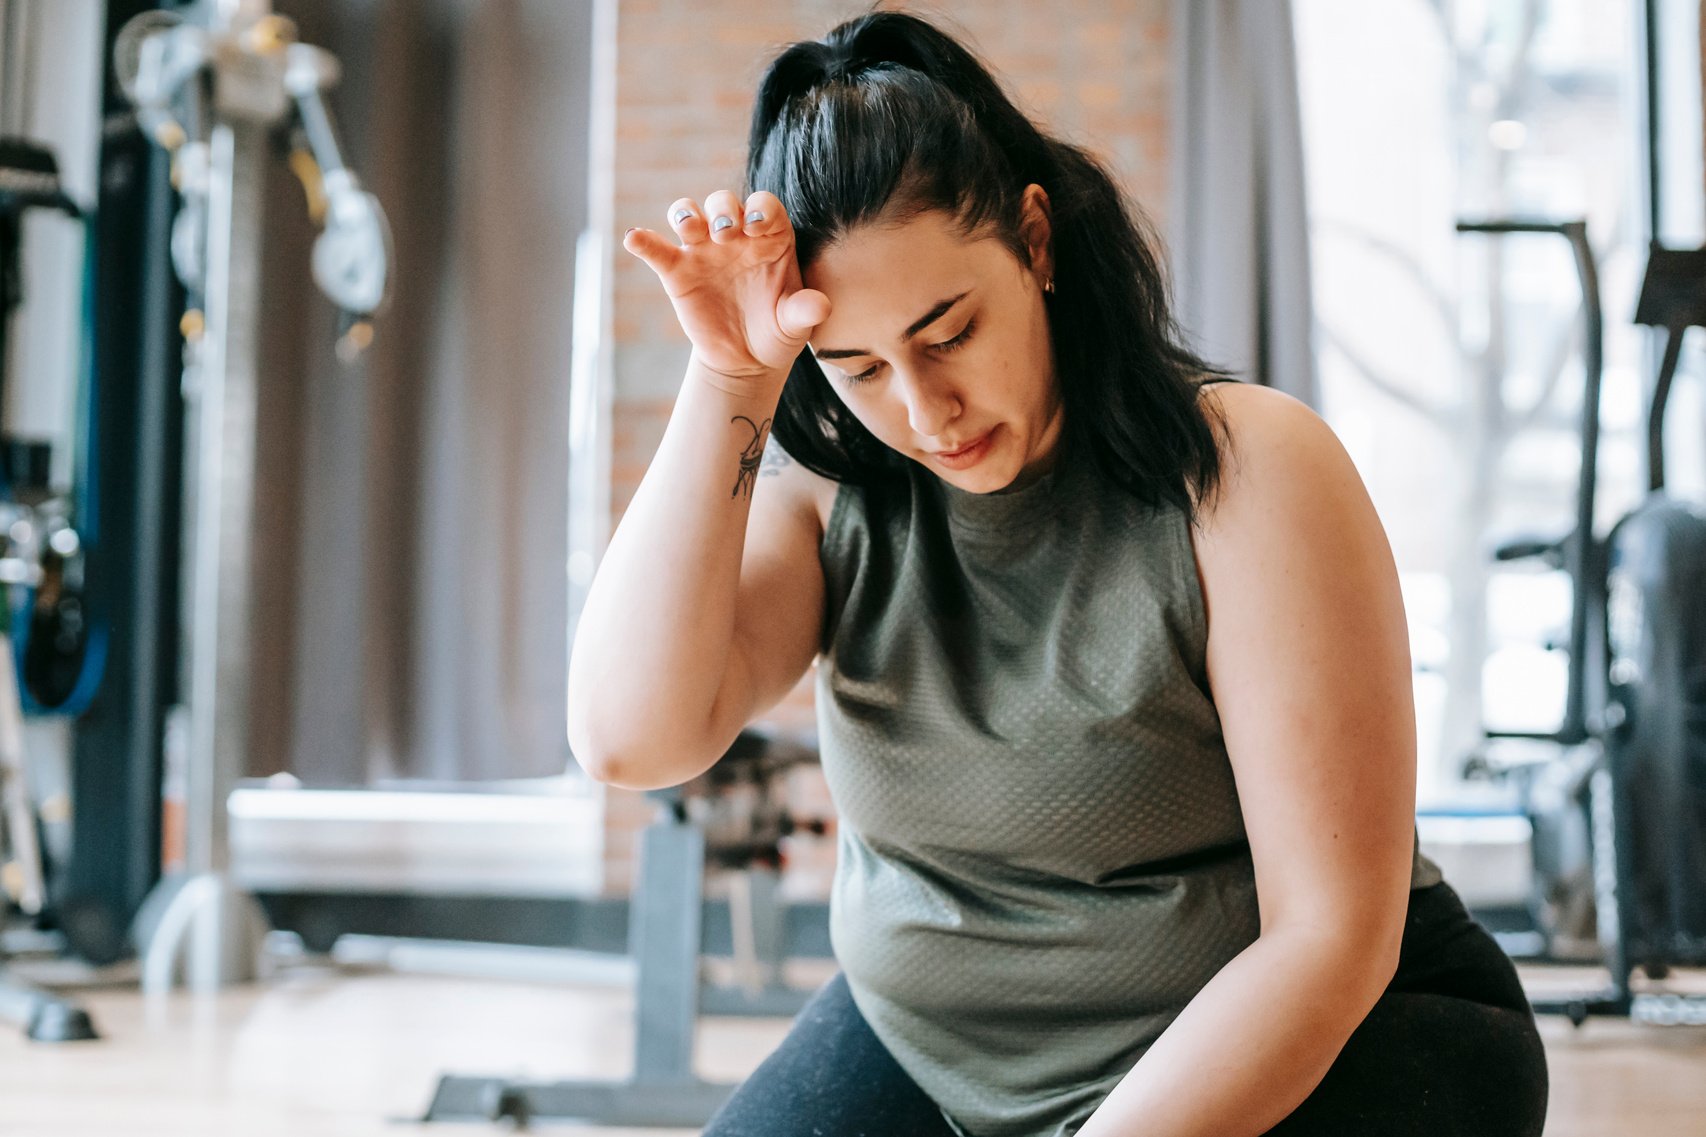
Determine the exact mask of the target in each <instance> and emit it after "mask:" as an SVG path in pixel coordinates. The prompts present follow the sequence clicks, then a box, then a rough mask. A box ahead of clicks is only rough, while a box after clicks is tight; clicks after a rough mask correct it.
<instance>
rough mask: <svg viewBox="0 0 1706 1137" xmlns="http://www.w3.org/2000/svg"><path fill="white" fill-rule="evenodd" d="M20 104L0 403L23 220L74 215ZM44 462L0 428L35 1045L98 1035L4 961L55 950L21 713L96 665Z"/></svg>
mask: <svg viewBox="0 0 1706 1137" xmlns="http://www.w3.org/2000/svg"><path fill="white" fill-rule="evenodd" d="M25 52H26V46H25V44H24V42H23V37H22V35H21V32H20V31H19V29H18V28H17V27H16V26H15V23H14V21H11V20H6V21H4V22H3V23H0V59H3V63H0V74H3V75H4V76H6V77H7V78H10V77H11V76H13V75H15V74H17V73H18V71H19V70H20V69H21V68H22V67H23V65H24V61H25V59H26V55H25ZM24 110H25V105H24V100H23V99H22V98H21V97H20V94H13V95H12V97H11V98H10V99H8V100H7V105H6V106H5V107H4V108H3V109H0V408H4V407H5V406H6V405H7V400H6V397H5V396H6V394H7V390H8V388H9V386H10V383H11V381H12V378H13V377H12V374H11V366H12V362H13V358H14V353H13V352H12V351H11V350H10V348H11V329H12V324H13V320H14V318H15V316H16V315H17V312H18V309H19V308H20V306H21V305H22V303H23V300H24V295H25V289H26V287H27V278H28V273H27V271H26V265H25V259H26V258H25V255H24V223H25V219H26V217H27V216H29V215H30V214H32V213H36V212H44V213H50V214H57V215H59V216H61V217H64V218H67V219H69V220H71V221H73V222H75V223H77V224H78V225H81V224H82V222H83V211H82V210H81V209H80V208H79V207H78V206H77V204H76V203H75V202H74V201H73V200H72V199H71V197H70V195H69V194H67V193H66V191H65V188H64V186H63V185H62V183H61V180H60V176H59V163H58V161H57V159H56V158H55V155H54V153H53V152H52V151H51V150H50V149H48V148H47V147H45V146H42V145H39V144H37V143H35V142H32V141H29V140H27V139H25V138H23V137H20V133H21V130H22V126H23V122H24V116H23V112H24ZM85 279H86V274H85ZM85 296H86V291H85ZM84 316H85V318H86V317H87V313H86V312H85V313H84ZM79 378H80V380H82V379H86V372H85V373H84V374H83V375H82V376H80V377H79ZM52 458H53V455H52V446H51V443H50V442H48V441H45V440H41V439H35V438H29V437H21V436H19V435H17V434H16V433H14V432H12V431H11V430H9V429H4V428H0V1018H3V1019H5V1020H7V1021H9V1022H11V1023H13V1024H15V1025H17V1026H19V1027H21V1028H22V1029H23V1030H24V1031H25V1033H26V1034H27V1036H28V1037H30V1038H31V1039H34V1040H36V1041H43V1042H64V1041H75V1040H84V1039H91V1038H94V1037H95V1029H94V1025H93V1023H92V1022H91V1020H90V1017H89V1014H88V1012H87V1011H86V1010H84V1008H83V1007H82V1006H80V1005H79V1004H78V1003H76V1002H74V1001H73V1000H71V999H68V998H65V997H63V996H60V995H57V994H55V993H53V992H52V991H50V990H48V989H46V988H44V987H42V986H39V985H37V984H34V983H31V982H29V981H28V980H27V979H25V978H23V977H21V976H19V975H18V974H16V972H15V970H14V969H13V968H12V967H9V966H6V965H5V964H6V961H7V959H8V956H10V955H14V954H20V953H21V952H22V951H31V950H33V951H46V952H47V953H50V954H51V953H52V952H53V951H55V950H57V949H58V947H59V946H60V945H59V941H58V940H57V938H56V937H54V936H52V935H47V934H45V933H47V932H49V930H50V929H49V928H48V927H47V926H46V925H47V924H48V923H49V913H48V911H47V909H48V885H49V880H48V867H49V866H48V852H47V843H46V842H45V841H44V840H43V827H42V819H41V810H42V802H43V797H44V795H43V794H42V793H40V792H39V790H38V788H37V787H36V786H35V785H34V781H33V768H32V763H31V761H30V756H29V754H28V753H27V752H26V734H25V727H24V712H25V710H26V708H27V709H29V710H32V711H41V710H59V711H63V712H65V713H68V714H69V713H76V712H80V711H81V710H83V709H84V708H85V707H86V706H87V705H88V702H89V699H90V697H91V696H92V694H93V689H94V685H95V684H96V683H97V682H98V681H99V672H100V667H99V661H98V657H99V651H98V650H97V651H96V653H95V659H94V660H93V661H92V660H91V655H90V650H89V649H90V639H89V626H88V622H87V619H86V613H85V611H84V607H83V596H82V592H83V583H84V579H83V568H84V563H83V555H82V539H81V537H80V536H79V533H78V530H77V528H76V527H75V525H74V515H75V514H76V512H77V509H76V507H77V505H79V504H86V501H84V500H79V501H78V502H75V503H74V502H73V500H72V499H71V498H70V497H68V496H65V495H61V494H56V493H55V492H54V489H53V483H52V477H51V468H52ZM76 520H79V521H86V520H88V518H87V517H84V518H77V519H76ZM62 801H63V799H61V804H62Z"/></svg>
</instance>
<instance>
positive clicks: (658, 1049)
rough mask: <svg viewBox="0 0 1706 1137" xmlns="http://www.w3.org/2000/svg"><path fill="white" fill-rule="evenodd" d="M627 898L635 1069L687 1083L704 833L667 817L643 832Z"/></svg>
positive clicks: (695, 991) (696, 1002) (696, 985)
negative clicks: (635, 973)
mask: <svg viewBox="0 0 1706 1137" xmlns="http://www.w3.org/2000/svg"><path fill="white" fill-rule="evenodd" d="M640 840H641V853H640V878H639V881H638V882H637V883H636V885H635V889H634V900H633V908H632V913H633V921H634V924H633V931H632V932H631V933H630V938H631V942H632V943H633V945H634V958H635V962H636V964H637V966H638V967H639V975H640V981H639V984H638V986H637V988H636V989H635V1010H634V1026H635V1031H634V1070H635V1071H636V1074H637V1075H643V1076H644V1077H646V1078H648V1079H653V1080H660V1081H671V1080H679V1081H682V1082H691V1081H693V1032H694V1028H695V1026H696V1024H697V1020H698V1017H699V937H700V930H701V929H700V922H699V909H700V903H701V899H702V881H703V879H704V873H705V835H704V834H703V833H702V832H701V831H700V829H699V827H698V826H696V825H689V824H687V823H686V822H683V821H677V820H674V819H673V813H671V814H670V816H669V819H667V820H664V821H659V822H656V823H654V824H652V825H650V826H647V828H646V830H645V832H644V833H643V834H642V835H641V839H640Z"/></svg>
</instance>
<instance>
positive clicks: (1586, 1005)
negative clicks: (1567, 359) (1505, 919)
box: [1458, 220, 1706, 1026]
mask: <svg viewBox="0 0 1706 1137" xmlns="http://www.w3.org/2000/svg"><path fill="white" fill-rule="evenodd" d="M1458 230H1459V231H1460V232H1465V233H1483V234H1488V235H1491V236H1493V237H1495V238H1499V237H1505V236H1509V235H1511V234H1521V233H1529V234H1556V235H1559V236H1562V237H1564V238H1565V239H1566V241H1568V243H1569V245H1570V247H1571V250H1572V253H1573V256H1574V260H1575V264H1576V268H1577V274H1578V278H1579V281H1580V285H1581V290H1582V313H1583V336H1584V339H1583V342H1584V344H1585V345H1586V346H1585V367H1584V375H1585V378H1586V390H1585V392H1584V395H1583V398H1582V402H1581V409H1582V415H1581V454H1582V458H1581V463H1580V466H1579V469H1578V483H1577V491H1576V496H1575V517H1576V521H1575V526H1574V528H1572V529H1571V530H1570V531H1569V532H1568V533H1565V534H1563V535H1562V536H1555V537H1552V536H1535V535H1528V534H1525V535H1522V536H1520V537H1516V538H1514V539H1506V540H1503V541H1501V542H1500V543H1499V544H1498V545H1497V547H1496V548H1495V550H1494V554H1493V555H1494V557H1495V559H1497V560H1499V561H1503V562H1513V561H1522V560H1527V559H1537V560H1540V561H1543V562H1545V563H1547V564H1549V565H1551V566H1552V567H1553V568H1561V569H1563V570H1564V571H1566V572H1567V573H1568V575H1569V579H1570V583H1571V603H1570V621H1569V633H1568V641H1567V643H1565V644H1563V645H1548V646H1549V647H1552V648H1554V649H1556V648H1557V647H1559V646H1562V648H1563V650H1564V651H1565V652H1566V653H1567V654H1566V659H1567V677H1568V680H1567V687H1566V693H1565V703H1564V716H1563V721H1562V722H1561V723H1560V724H1559V726H1558V727H1557V729H1555V730H1551V731H1512V730H1499V729H1492V728H1488V729H1487V730H1486V731H1485V734H1486V738H1487V739H1488V740H1489V741H1494V740H1508V739H1525V740H1532V741H1538V742H1542V743H1550V744H1554V745H1555V748H1556V749H1555V750H1554V752H1553V753H1551V754H1548V753H1547V752H1546V751H1545V750H1544V749H1542V750H1540V751H1539V752H1538V753H1536V752H1533V751H1530V752H1527V753H1526V755H1525V756H1523V757H1521V758H1519V759H1517V760H1515V761H1511V760H1508V759H1505V758H1501V757H1499V753H1500V752H1499V751H1496V750H1495V749H1492V748H1490V747H1489V748H1482V749H1479V750H1477V751H1475V752H1472V753H1471V754H1469V755H1468V756H1467V757H1466V773H1468V774H1470V775H1482V776H1492V777H1494V778H1499V779H1508V780H1509V781H1511V782H1512V783H1514V784H1515V785H1517V787H1518V788H1519V793H1520V795H1521V802H1522V808H1523V811H1524V813H1525V814H1526V816H1527V818H1528V820H1529V823H1530V825H1531V833H1532V836H1531V842H1530V852H1531V858H1532V865H1533V872H1534V875H1533V881H1534V883H1533V887H1532V891H1531V895H1530V899H1529V916H1530V918H1531V920H1532V925H1533V926H1532V929H1529V930H1515V931H1513V930H1509V929H1507V930H1506V931H1505V933H1504V935H1503V936H1502V937H1501V939H1502V942H1503V943H1504V946H1505V947H1506V950H1507V951H1509V952H1510V953H1511V954H1512V955H1513V956H1515V957H1516V958H1519V959H1523V960H1526V961H1529V962H1534V963H1547V962H1551V963H1580V962H1583V961H1584V960H1588V961H1595V960H1597V962H1600V963H1602V964H1603V965H1604V967H1605V968H1606V969H1607V971H1608V972H1609V979H1610V981H1609V984H1608V985H1607V986H1606V987H1605V988H1604V989H1603V990H1599V991H1590V992H1583V993H1580V994H1574V995H1563V996H1558V995H1550V996H1548V997H1544V998H1542V997H1534V998H1531V1000H1530V1001H1531V1003H1532V1004H1533V1005H1534V1008H1535V1010H1536V1011H1537V1012H1538V1013H1552V1014H1564V1015H1567V1016H1568V1017H1569V1018H1570V1020H1571V1021H1572V1022H1574V1023H1576V1024H1577V1025H1578V1026H1579V1025H1580V1024H1581V1023H1582V1022H1583V1021H1585V1020H1586V1018H1587V1017H1588V1016H1589V1015H1596V1014H1599V1015H1619V1016H1627V1015H1632V1016H1634V1017H1636V1018H1639V1019H1642V1020H1644V1021H1649V1022H1659V1023H1701V1022H1706V999H1703V998H1701V997H1699V996H1691V995H1686V994H1682V993H1677V992H1663V991H1659V992H1636V991H1635V990H1634V989H1633V987H1632V985H1631V976H1632V973H1633V972H1634V970H1635V969H1636V968H1640V969H1641V970H1643V971H1644V972H1645V973H1646V974H1647V975H1648V976H1649V977H1650V978H1653V979H1663V978H1664V977H1665V976H1666V975H1667V974H1668V972H1669V969H1670V968H1671V967H1673V966H1691V967H1697V966H1701V965H1706V782H1702V781H1701V779H1700V778H1699V776H1698V774H1697V773H1696V771H1698V770H1701V769H1706V735H1703V734H1702V733H1701V732H1700V730H1699V724H1700V723H1701V722H1706V509H1702V508H1701V506H1700V505H1699V504H1697V503H1696V504H1688V503H1684V502H1681V501H1678V500H1675V499H1674V498H1671V497H1669V496H1667V495H1666V494H1665V493H1664V492H1663V491H1664V484H1665V477H1664V452H1663V437H1664V418H1665V410H1666V406H1667V402H1668V398H1669V393H1670V385H1671V379H1672V376H1673V374H1674V371H1675V368H1676V361H1677V356H1678V353H1679V351H1680V346H1681V340H1682V337H1683V335H1684V333H1685V332H1686V330H1687V328H1688V327H1689V326H1691V325H1699V324H1701V323H1702V321H1703V318H1706V254H1703V253H1677V252H1673V251H1670V250H1665V249H1663V248H1661V247H1659V246H1658V245H1657V244H1656V243H1655V245H1654V247H1653V249H1652V255H1651V258H1650V259H1649V262H1648V269H1647V275H1646V279H1645V282H1644V284H1643V286H1642V290H1641V298H1640V302H1639V305H1638V308H1637V311H1636V313H1635V319H1636V321H1637V322H1638V323H1642V324H1648V325H1655V326H1658V327H1663V328H1666V329H1667V330H1668V341H1667V346H1666V350H1665V354H1664V362H1663V363H1662V364H1661V366H1660V373H1659V376H1658V378H1657V381H1656V382H1655V384H1654V386H1653V389H1652V394H1651V396H1650V400H1649V403H1650V406H1649V414H1648V430H1647V447H1648V450H1647V453H1648V471H1649V477H1648V485H1649V493H1648V496H1647V497H1646V498H1645V499H1644V500H1643V501H1642V502H1641V503H1640V504H1639V505H1638V506H1637V508H1635V509H1634V510H1633V511H1632V512H1630V513H1629V514H1627V515H1626V516H1624V517H1623V518H1621V519H1620V520H1619V521H1618V522H1617V524H1616V525H1614V526H1613V528H1612V530H1611V532H1610V534H1609V535H1608V536H1607V537H1606V538H1603V539H1601V538H1599V537H1598V536H1596V535H1595V533H1594V528H1593V513H1594V502H1595V499H1596V492H1595V491H1596V479H1597V475H1598V464H1599V457H1598V456H1599V431H1600V401H1601V396H1600V384H1601V375H1602V369H1603V361H1602V346H1601V345H1602V343H1603V339H1604V329H1603V318H1602V315H1601V310H1600V301H1599V278H1598V272H1597V266H1596V264H1595V259H1594V254H1593V250H1592V247H1591V246H1590V245H1589V243H1588V239H1587V225H1586V223H1585V222H1583V221H1567V222H1561V223H1554V222H1546V221H1534V220H1495V221H1475V222H1469V221H1465V222H1460V223H1459V224H1458Z"/></svg>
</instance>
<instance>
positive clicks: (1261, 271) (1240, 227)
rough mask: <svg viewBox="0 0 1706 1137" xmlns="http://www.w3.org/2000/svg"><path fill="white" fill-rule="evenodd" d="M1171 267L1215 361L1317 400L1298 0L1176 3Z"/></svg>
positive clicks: (1185, 312)
mask: <svg viewBox="0 0 1706 1137" xmlns="http://www.w3.org/2000/svg"><path fill="white" fill-rule="evenodd" d="M1173 19H1174V27H1173V32H1174V78H1173V92H1174V95H1173V97H1174V107H1173V123H1174V146H1173V175H1172V177H1173V193H1172V198H1173V200H1172V209H1171V212H1170V214H1169V222H1170V224H1169V229H1170V245H1171V267H1172V270H1173V278H1174V289H1175V296H1176V303H1177V308H1178V312H1179V317H1180V321H1181V323H1183V325H1184V326H1185V328H1186V330H1187V331H1188V332H1189V333H1190V334H1191V336H1192V338H1193V340H1194V342H1195V343H1196V345H1197V346H1198V347H1199V348H1200V349H1201V350H1202V351H1203V353H1204V354H1205V355H1206V356H1207V357H1208V358H1209V360H1210V361H1211V362H1214V363H1218V364H1220V365H1222V366H1226V367H1230V368H1233V369H1234V370H1236V371H1238V372H1239V373H1240V374H1241V375H1242V376H1243V377H1245V378H1247V379H1249V380H1250V381H1252V382H1256V383H1262V384H1266V385H1268V386H1271V387H1277V388H1279V389H1280V390H1283V391H1285V392H1286V393H1288V394H1290V395H1294V396H1296V397H1297V398H1299V399H1301V400H1303V401H1304V402H1306V403H1308V404H1310V405H1311V406H1315V407H1317V408H1319V397H1318V385H1317V380H1316V373H1315V352H1314V346H1313V319H1314V318H1313V314H1312V306H1311V303H1310V295H1309V284H1310V276H1309V232H1308V217H1307V209H1306V202H1305V197H1304V162H1303V131H1302V123H1301V115H1300V110H1299V100H1298V90H1297V58H1296V50H1295V47H1294V39H1293V34H1292V23H1291V3H1290V0H1174V4H1173Z"/></svg>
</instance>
